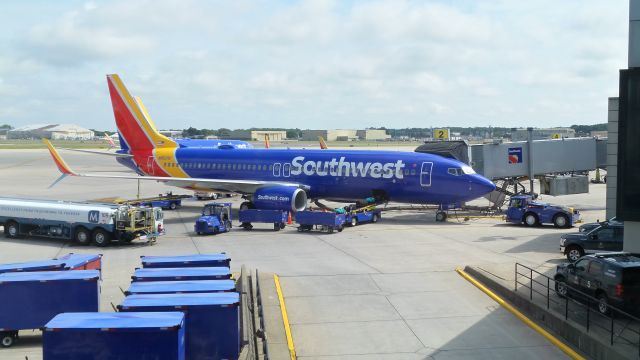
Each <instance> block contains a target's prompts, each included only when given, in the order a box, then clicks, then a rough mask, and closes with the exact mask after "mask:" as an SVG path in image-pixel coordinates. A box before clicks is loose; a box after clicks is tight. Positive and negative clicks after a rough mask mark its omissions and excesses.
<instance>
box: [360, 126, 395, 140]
mask: <svg viewBox="0 0 640 360" xmlns="http://www.w3.org/2000/svg"><path fill="white" fill-rule="evenodd" d="M356 135H357V136H358V138H359V139H360V140H374V141H376V140H388V139H390V138H391V135H387V131H386V130H376V129H366V130H358V131H356Z"/></svg>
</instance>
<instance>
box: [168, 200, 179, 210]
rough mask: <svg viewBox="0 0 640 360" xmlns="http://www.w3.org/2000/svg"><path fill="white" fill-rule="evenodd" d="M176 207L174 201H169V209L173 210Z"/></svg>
mask: <svg viewBox="0 0 640 360" xmlns="http://www.w3.org/2000/svg"><path fill="white" fill-rule="evenodd" d="M177 207H178V205H176V203H174V202H171V204H169V209H171V210H175V209H176V208H177Z"/></svg>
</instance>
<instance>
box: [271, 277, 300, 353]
mask: <svg viewBox="0 0 640 360" xmlns="http://www.w3.org/2000/svg"><path fill="white" fill-rule="evenodd" d="M273 281H274V282H275V283H276V292H277V293H278V301H279V302H280V311H281V312H282V322H283V323H284V332H285V334H286V335H287V346H288V347H289V355H291V360H296V359H297V356H296V348H295V346H294V345H293V337H291V327H290V326H289V316H288V315H287V307H286V305H285V304H284V297H283V296H282V289H281V288H280V277H279V276H278V275H277V274H273Z"/></svg>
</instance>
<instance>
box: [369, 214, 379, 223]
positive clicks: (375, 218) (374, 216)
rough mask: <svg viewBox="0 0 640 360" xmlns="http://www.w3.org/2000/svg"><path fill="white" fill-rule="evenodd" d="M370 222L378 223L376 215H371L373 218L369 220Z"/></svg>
mask: <svg viewBox="0 0 640 360" xmlns="http://www.w3.org/2000/svg"><path fill="white" fill-rule="evenodd" d="M371 222H372V223H377V222H378V214H373V217H372V218H371Z"/></svg>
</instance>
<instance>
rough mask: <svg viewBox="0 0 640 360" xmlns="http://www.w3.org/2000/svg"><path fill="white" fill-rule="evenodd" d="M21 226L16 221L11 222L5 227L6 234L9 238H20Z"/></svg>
mask: <svg viewBox="0 0 640 360" xmlns="http://www.w3.org/2000/svg"><path fill="white" fill-rule="evenodd" d="M19 229H20V226H19V225H18V223H17V222H15V221H9V222H8V223H6V224H5V225H4V234H5V235H7V237H9V238H12V239H15V238H17V237H18V234H19V233H20V232H19Z"/></svg>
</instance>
